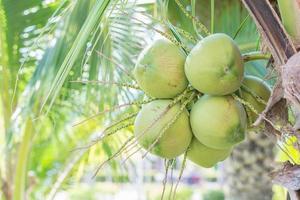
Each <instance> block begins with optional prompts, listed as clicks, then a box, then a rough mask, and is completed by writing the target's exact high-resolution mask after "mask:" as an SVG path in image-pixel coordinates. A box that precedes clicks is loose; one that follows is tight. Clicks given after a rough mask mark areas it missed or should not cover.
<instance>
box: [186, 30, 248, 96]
mask: <svg viewBox="0 0 300 200" xmlns="http://www.w3.org/2000/svg"><path fill="white" fill-rule="evenodd" d="M185 74H186V76H187V78H188V80H189V82H190V84H191V85H192V86H193V87H194V88H196V89H197V90H199V91H200V92H202V93H205V94H210V95H226V94H230V93H232V92H234V91H236V90H237V89H238V88H239V87H240V86H241V83H242V81H243V74H244V62H243V58H242V55H241V53H240V51H239V49H238V47H237V45H236V44H235V42H234V41H233V40H232V39H231V38H230V37H229V36H227V35H226V34H223V33H216V34H212V35H210V36H207V37H206V38H204V39H202V40H201V41H200V42H199V43H198V44H197V45H196V46H195V47H194V48H193V49H192V51H191V52H190V54H189V55H188V57H187V59H186V62H185Z"/></svg>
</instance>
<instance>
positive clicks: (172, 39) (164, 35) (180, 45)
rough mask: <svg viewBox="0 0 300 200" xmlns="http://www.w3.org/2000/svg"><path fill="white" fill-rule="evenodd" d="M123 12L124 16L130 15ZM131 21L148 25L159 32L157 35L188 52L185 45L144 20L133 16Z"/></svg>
mask: <svg viewBox="0 0 300 200" xmlns="http://www.w3.org/2000/svg"><path fill="white" fill-rule="evenodd" d="M121 12H122V13H124V14H126V15H128V13H126V12H124V11H121ZM131 19H134V20H136V21H138V22H140V23H142V24H144V25H146V26H147V27H149V28H151V29H153V30H154V31H155V32H157V33H159V34H160V35H162V36H163V37H165V38H167V39H168V40H170V41H171V42H173V43H174V44H175V45H177V46H178V47H181V48H183V49H184V50H186V51H187V50H188V47H187V46H185V45H184V44H182V43H180V42H178V41H177V40H176V39H174V37H172V36H171V35H169V34H167V33H165V32H163V31H161V30H159V29H156V28H154V27H153V26H151V25H150V24H147V23H145V22H144V21H142V20H140V19H138V18H135V17H132V16H131Z"/></svg>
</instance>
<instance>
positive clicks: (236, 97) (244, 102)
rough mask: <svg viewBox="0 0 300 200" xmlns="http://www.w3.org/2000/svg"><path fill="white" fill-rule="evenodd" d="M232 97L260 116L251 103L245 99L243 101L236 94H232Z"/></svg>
mask: <svg viewBox="0 0 300 200" xmlns="http://www.w3.org/2000/svg"><path fill="white" fill-rule="evenodd" d="M232 97H233V98H234V99H235V100H237V101H238V102H240V103H241V104H243V105H245V106H247V107H248V108H250V110H251V111H252V112H254V113H255V114H257V115H259V113H258V111H257V110H256V109H255V108H254V107H253V106H252V105H251V103H249V102H247V101H245V100H244V99H241V98H240V97H238V96H237V95H236V94H232Z"/></svg>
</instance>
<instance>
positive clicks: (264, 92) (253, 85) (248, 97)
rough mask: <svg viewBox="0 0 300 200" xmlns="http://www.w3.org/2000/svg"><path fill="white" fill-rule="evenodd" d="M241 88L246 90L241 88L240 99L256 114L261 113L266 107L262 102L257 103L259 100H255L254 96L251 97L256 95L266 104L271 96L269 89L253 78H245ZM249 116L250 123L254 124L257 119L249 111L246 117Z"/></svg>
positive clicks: (264, 83) (259, 80) (265, 84)
mask: <svg viewBox="0 0 300 200" xmlns="http://www.w3.org/2000/svg"><path fill="white" fill-rule="evenodd" d="M243 86H244V87H246V88H243V87H242V90H241V96H242V98H243V99H244V100H245V101H247V102H248V103H250V104H251V106H252V107H253V108H254V109H255V110H256V111H257V112H258V113H261V112H262V111H263V110H264V109H265V107H266V105H265V104H264V103H262V102H259V100H257V98H255V96H253V95H256V96H257V97H259V98H261V99H262V100H263V101H265V102H267V101H268V100H269V97H270V95H271V89H270V87H269V86H268V85H267V83H266V82H264V81H263V80H262V79H260V78H258V77H255V76H246V77H245V79H244V81H243ZM249 90H250V91H249ZM251 93H253V94H251ZM249 115H250V118H251V123H254V122H255V120H256V119H257V117H258V116H257V114H255V113H254V112H252V111H251V110H249V113H248V116H249Z"/></svg>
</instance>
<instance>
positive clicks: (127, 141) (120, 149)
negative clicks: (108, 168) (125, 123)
mask: <svg viewBox="0 0 300 200" xmlns="http://www.w3.org/2000/svg"><path fill="white" fill-rule="evenodd" d="M133 139H134V136H131V137H130V138H129V139H128V140H126V142H125V143H124V144H123V145H122V146H121V147H120V148H119V149H118V151H117V152H116V153H114V154H113V155H112V156H110V157H109V158H108V159H107V160H105V161H104V162H103V163H101V164H100V165H99V166H98V167H97V169H96V171H95V173H94V175H93V178H95V176H96V175H97V174H98V172H99V171H100V169H101V168H102V167H103V166H104V165H105V164H106V163H108V162H109V161H111V160H112V159H114V158H115V157H117V156H118V155H119V154H121V153H122V150H123V149H124V148H125V147H126V145H127V144H128V143H129V142H130V141H131V140H133Z"/></svg>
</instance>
